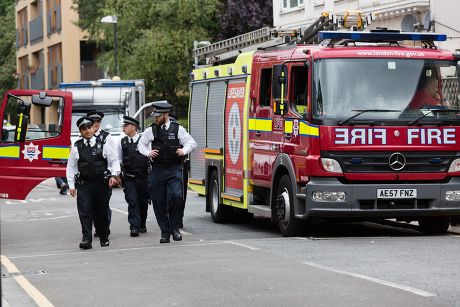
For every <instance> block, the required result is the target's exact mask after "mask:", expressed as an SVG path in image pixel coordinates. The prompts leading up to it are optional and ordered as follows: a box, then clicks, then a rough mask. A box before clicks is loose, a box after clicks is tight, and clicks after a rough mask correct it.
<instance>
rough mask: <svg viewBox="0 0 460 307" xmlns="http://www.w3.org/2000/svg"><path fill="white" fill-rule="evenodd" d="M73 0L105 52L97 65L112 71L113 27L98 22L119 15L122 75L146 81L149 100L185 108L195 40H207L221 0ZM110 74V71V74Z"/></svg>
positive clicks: (86, 25) (86, 26)
mask: <svg viewBox="0 0 460 307" xmlns="http://www.w3.org/2000/svg"><path fill="white" fill-rule="evenodd" d="M93 3H95V2H94V1H93V0H74V4H75V6H76V7H78V10H79V13H80V16H81V20H80V22H79V25H80V27H82V28H84V29H87V30H88V31H89V33H90V36H91V38H92V39H94V40H98V39H100V38H101V37H103V38H104V42H103V43H101V42H100V41H99V44H100V45H101V46H102V47H103V48H102V50H103V52H102V53H101V54H100V55H99V57H98V65H102V66H105V67H111V69H110V71H112V72H113V71H114V70H113V67H114V57H113V49H112V46H113V28H112V27H110V26H109V25H106V24H101V23H100V18H101V17H103V16H106V15H116V16H117V17H118V24H117V29H118V59H119V60H118V62H119V66H120V72H121V77H122V78H123V79H144V80H145V84H146V91H147V92H146V98H147V100H159V99H168V100H169V101H171V102H172V103H173V104H176V103H180V106H179V110H178V111H179V112H185V110H186V103H187V100H188V83H189V80H190V79H189V75H190V71H191V70H192V68H193V66H192V64H193V58H192V48H193V41H194V40H203V39H208V40H209V39H210V38H211V37H213V36H215V33H216V30H217V22H216V18H217V9H218V7H217V5H218V3H219V0H197V1H188V0H163V1H138V0H104V1H99V4H98V5H97V6H96V7H95V8H93V9H91V6H92V5H93ZM112 75H113V73H112Z"/></svg>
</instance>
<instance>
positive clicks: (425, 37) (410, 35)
mask: <svg viewBox="0 0 460 307" xmlns="http://www.w3.org/2000/svg"><path fill="white" fill-rule="evenodd" d="M319 38H322V39H338V40H342V39H350V40H353V41H364V42H372V41H376V42H378V41H433V42H434V41H436V42H443V41H445V40H446V39H447V37H446V35H445V34H437V33H419V32H402V33H398V32H358V31H346V32H345V31H344V32H342V31H320V32H319Z"/></svg>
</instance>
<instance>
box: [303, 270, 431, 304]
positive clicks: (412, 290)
mask: <svg viewBox="0 0 460 307" xmlns="http://www.w3.org/2000/svg"><path fill="white" fill-rule="evenodd" d="M302 263H303V264H306V265H309V266H312V267H315V268H319V269H322V270H326V271H330V272H334V273H338V274H343V275H348V276H352V277H356V278H360V279H364V280H367V281H371V282H374V283H377V284H381V285H384V286H387V287H392V288H396V289H399V290H403V291H407V292H410V293H413V294H416V295H420V296H423V297H433V296H436V294H434V293H430V292H426V291H423V290H420V289H416V288H412V287H409V286H404V285H400V284H397V283H394V282H391V281H386V280H382V279H378V278H374V277H370V276H366V275H361V274H356V273H351V272H347V271H342V270H338V269H334V268H331V267H327V266H323V265H320V264H316V263H313V262H302Z"/></svg>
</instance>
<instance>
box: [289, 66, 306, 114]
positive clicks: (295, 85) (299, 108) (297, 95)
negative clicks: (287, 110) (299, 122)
mask: <svg viewBox="0 0 460 307" xmlns="http://www.w3.org/2000/svg"><path fill="white" fill-rule="evenodd" d="M307 81H308V69H307V68H306V67H304V66H293V67H292V68H291V82H292V83H291V84H292V90H291V95H292V96H291V97H290V99H289V101H291V102H292V108H293V109H294V110H295V111H296V112H297V113H299V114H303V113H305V111H306V110H307V101H308V100H307V97H308V95H307V88H308V87H307V84H308V83H307Z"/></svg>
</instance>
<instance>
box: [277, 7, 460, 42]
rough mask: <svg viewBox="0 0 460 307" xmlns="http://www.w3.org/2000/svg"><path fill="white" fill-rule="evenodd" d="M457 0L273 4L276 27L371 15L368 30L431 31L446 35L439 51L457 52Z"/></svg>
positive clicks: (459, 38) (459, 36)
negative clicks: (356, 13)
mask: <svg viewBox="0 0 460 307" xmlns="http://www.w3.org/2000/svg"><path fill="white" fill-rule="evenodd" d="M459 9H460V2H459V1H458V0H378V1H376V0H273V24H274V26H275V27H283V28H284V27H301V28H303V27H306V26H308V25H310V24H311V23H313V22H314V21H316V20H317V19H318V18H319V17H320V15H321V13H322V12H329V13H330V14H332V15H334V16H336V17H340V16H344V15H345V13H346V12H347V11H354V10H359V11H361V12H362V13H363V14H364V16H369V15H370V14H372V16H373V18H372V19H373V20H372V23H371V24H370V25H369V26H368V29H375V28H377V27H385V28H388V29H396V30H403V31H408V32H412V31H430V32H437V33H443V34H446V35H447V41H446V42H441V43H439V44H438V46H439V47H440V48H445V49H450V50H455V49H459V48H460V19H459V18H458V16H457V15H458V11H459Z"/></svg>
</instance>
